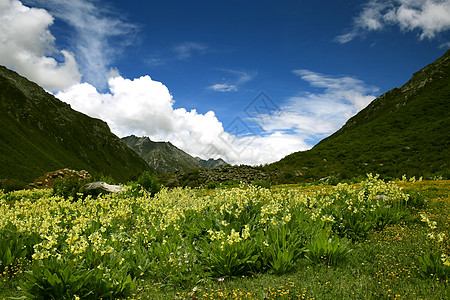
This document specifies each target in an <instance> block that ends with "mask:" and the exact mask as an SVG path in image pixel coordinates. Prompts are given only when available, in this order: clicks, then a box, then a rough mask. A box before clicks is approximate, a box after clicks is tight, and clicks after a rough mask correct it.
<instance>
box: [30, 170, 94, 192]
mask: <svg viewBox="0 0 450 300" xmlns="http://www.w3.org/2000/svg"><path fill="white" fill-rule="evenodd" d="M71 177H75V178H76V179H77V180H78V181H79V182H81V181H84V180H89V179H91V178H92V177H91V175H90V174H89V172H88V171H86V170H81V171H75V170H70V169H67V168H66V169H61V170H56V171H53V172H49V173H46V174H44V175H42V176H41V177H39V178H37V179H36V180H35V181H34V182H33V183H32V184H29V186H30V187H34V188H39V189H48V188H52V187H53V184H54V183H55V180H56V179H58V178H61V179H67V178H71Z"/></svg>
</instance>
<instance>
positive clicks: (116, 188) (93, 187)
mask: <svg viewBox="0 0 450 300" xmlns="http://www.w3.org/2000/svg"><path fill="white" fill-rule="evenodd" d="M81 191H82V192H90V193H95V194H100V193H102V194H104V193H121V192H124V191H125V188H124V187H123V186H121V185H112V184H107V183H106V182H102V181H96V182H92V183H88V184H86V185H84V186H83V187H82V188H81Z"/></svg>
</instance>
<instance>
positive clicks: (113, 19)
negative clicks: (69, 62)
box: [30, 0, 137, 88]
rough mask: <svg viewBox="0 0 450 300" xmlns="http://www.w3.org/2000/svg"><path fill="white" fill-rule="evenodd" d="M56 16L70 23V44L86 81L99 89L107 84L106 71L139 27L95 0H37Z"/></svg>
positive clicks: (34, 3) (36, 3)
mask: <svg viewBox="0 0 450 300" xmlns="http://www.w3.org/2000/svg"><path fill="white" fill-rule="evenodd" d="M30 3H33V5H40V6H42V7H44V8H46V9H47V10H48V11H49V12H50V13H51V14H52V15H53V16H55V17H56V18H58V19H60V20H62V21H64V22H65V23H67V24H68V25H69V26H71V28H72V29H74V30H72V31H70V32H71V34H72V35H73V36H71V37H70V39H71V46H72V47H73V51H74V52H75V54H76V57H77V60H78V62H79V65H80V69H81V71H82V73H83V80H84V81H86V82H89V83H91V84H92V85H94V86H96V87H98V88H104V87H106V85H107V80H108V77H107V74H108V72H109V69H110V67H111V64H112V63H113V62H114V60H115V57H117V56H118V55H120V53H121V51H122V49H123V48H124V47H125V46H127V45H129V44H130V43H131V42H132V41H133V39H134V38H135V34H134V33H135V31H136V30H137V28H136V26H135V25H133V24H130V23H127V22H125V21H123V20H122V19H121V18H120V16H118V15H117V14H115V13H114V12H113V11H111V10H109V9H108V7H107V5H95V2H93V1H92V0H70V1H61V0H35V1H30Z"/></svg>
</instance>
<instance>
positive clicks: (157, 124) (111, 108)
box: [56, 70, 376, 165]
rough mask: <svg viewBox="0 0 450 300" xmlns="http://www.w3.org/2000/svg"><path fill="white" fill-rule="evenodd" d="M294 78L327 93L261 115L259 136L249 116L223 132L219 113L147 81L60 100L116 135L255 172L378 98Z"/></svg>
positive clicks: (114, 82)
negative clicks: (178, 103)
mask: <svg viewBox="0 0 450 300" xmlns="http://www.w3.org/2000/svg"><path fill="white" fill-rule="evenodd" d="M294 74H295V75H297V76H299V77H300V78H302V79H303V80H306V81H307V82H309V83H310V84H311V85H312V86H314V87H317V88H320V89H323V90H324V92H323V93H319V94H301V95H299V96H295V97H292V98H290V99H289V101H287V103H285V105H283V106H281V113H280V114H273V115H268V114H266V115H264V114H261V115H260V116H259V117H260V118H264V122H261V123H260V124H262V125H263V131H262V133H261V132H260V133H259V134H256V133H254V132H252V129H251V128H252V127H254V125H255V124H254V122H255V120H254V119H252V120H250V119H248V118H246V116H245V115H242V116H240V117H237V118H236V119H235V120H234V121H233V122H232V123H231V124H226V125H227V126H226V127H225V128H224V126H223V124H222V123H221V122H220V121H219V120H218V119H217V117H216V115H215V113H214V112H213V111H209V112H207V113H205V114H200V113H198V112H197V111H196V110H190V111H187V110H186V109H184V108H175V107H174V104H175V101H174V99H173V97H172V95H171V94H170V92H169V90H168V88H167V87H166V86H165V85H164V84H162V83H161V82H157V81H154V80H152V79H151V78H150V77H149V76H143V77H140V78H136V79H133V80H129V79H125V78H123V77H121V76H117V77H115V78H111V79H110V80H109V81H108V86H109V92H107V93H100V92H98V91H97V90H96V88H95V87H94V86H92V85H90V84H88V83H83V84H79V85H76V86H73V87H71V88H70V89H68V90H66V91H63V92H60V93H58V94H57V95H56V96H57V97H58V98H59V99H61V100H63V101H65V102H67V103H69V104H71V105H72V107H73V108H74V109H76V110H79V111H82V112H84V113H86V114H88V115H90V116H93V117H97V118H100V119H102V120H105V121H106V122H107V123H108V124H109V126H110V127H111V130H112V131H113V132H114V133H115V134H117V135H118V136H126V135H130V134H136V135H141V136H142V135H145V136H149V137H150V138H151V139H152V140H155V141H160V140H162V141H171V142H172V143H173V144H174V145H176V146H177V147H179V148H181V149H183V150H185V151H186V152H188V153H190V154H191V155H194V156H200V157H202V158H210V157H212V158H218V157H221V158H223V159H225V160H226V161H227V162H229V163H232V164H251V165H255V164H264V163H270V162H274V161H277V160H279V159H281V158H283V157H284V156H286V155H288V154H290V153H292V152H295V151H300V150H306V149H308V148H310V147H311V146H312V144H311V142H309V140H314V139H319V138H322V137H324V136H325V135H328V134H330V133H332V132H334V131H335V130H337V129H338V128H339V127H340V126H342V125H343V124H344V123H345V121H346V120H347V119H348V118H349V117H350V116H352V115H353V114H355V113H356V112H357V111H358V110H360V109H362V108H363V107H365V106H366V105H367V104H368V103H369V102H370V101H371V100H372V99H373V98H374V97H373V96H371V95H369V94H370V92H374V91H375V90H376V89H375V88H373V87H370V86H367V85H366V84H364V82H362V81H360V80H358V79H356V78H353V77H348V76H327V75H323V74H320V73H315V72H311V71H308V70H296V71H294ZM252 122H253V123H252Z"/></svg>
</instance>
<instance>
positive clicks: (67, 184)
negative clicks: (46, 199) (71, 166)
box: [53, 176, 85, 201]
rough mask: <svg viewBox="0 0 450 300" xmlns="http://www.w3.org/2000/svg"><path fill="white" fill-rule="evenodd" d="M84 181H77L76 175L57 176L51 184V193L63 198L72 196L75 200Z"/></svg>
mask: <svg viewBox="0 0 450 300" xmlns="http://www.w3.org/2000/svg"><path fill="white" fill-rule="evenodd" d="M84 183H85V182H82V181H79V180H78V178H77V177H76V176H70V177H67V178H57V179H56V180H55V183H54V184H53V193H54V194H55V195H58V196H61V197H64V199H69V198H73V200H74V201H77V200H78V198H79V193H80V189H81V187H82V186H83V185H84Z"/></svg>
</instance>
